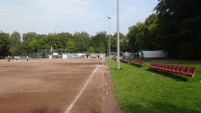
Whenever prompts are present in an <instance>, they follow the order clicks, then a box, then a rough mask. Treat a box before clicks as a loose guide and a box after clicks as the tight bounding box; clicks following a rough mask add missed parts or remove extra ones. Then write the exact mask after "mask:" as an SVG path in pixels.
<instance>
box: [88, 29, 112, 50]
mask: <svg viewBox="0 0 201 113" xmlns="http://www.w3.org/2000/svg"><path fill="white" fill-rule="evenodd" d="M91 41H92V44H91V45H92V47H94V49H95V52H96V53H106V52H107V45H108V38H107V34H106V31H102V32H97V33H96V35H95V36H94V37H92V38H91Z"/></svg>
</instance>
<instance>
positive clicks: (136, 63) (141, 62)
mask: <svg viewBox="0 0 201 113" xmlns="http://www.w3.org/2000/svg"><path fill="white" fill-rule="evenodd" d="M121 61H122V62H124V63H130V64H132V65H136V66H142V65H143V64H144V62H143V61H141V60H130V59H122V60H121Z"/></svg>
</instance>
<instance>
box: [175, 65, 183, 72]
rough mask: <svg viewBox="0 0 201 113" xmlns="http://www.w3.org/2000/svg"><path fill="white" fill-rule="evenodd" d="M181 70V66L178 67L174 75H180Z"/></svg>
mask: <svg viewBox="0 0 201 113" xmlns="http://www.w3.org/2000/svg"><path fill="white" fill-rule="evenodd" d="M183 68H184V67H183V66H179V67H178V68H177V71H176V73H178V74H181V73H182V70H183Z"/></svg>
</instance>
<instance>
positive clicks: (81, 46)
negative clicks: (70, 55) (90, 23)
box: [73, 32, 90, 52]
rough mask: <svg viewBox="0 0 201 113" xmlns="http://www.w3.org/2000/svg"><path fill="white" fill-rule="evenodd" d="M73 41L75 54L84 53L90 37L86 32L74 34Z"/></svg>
mask: <svg viewBox="0 0 201 113" xmlns="http://www.w3.org/2000/svg"><path fill="white" fill-rule="evenodd" d="M73 41H74V42H75V45H76V51H77V52H86V51H87V49H88V48H89V44H90V35H89V34H88V33H87V32H75V33H74V35H73Z"/></svg>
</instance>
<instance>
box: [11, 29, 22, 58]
mask: <svg viewBox="0 0 201 113" xmlns="http://www.w3.org/2000/svg"><path fill="white" fill-rule="evenodd" d="M20 47H21V36H20V33H18V32H17V31H15V32H13V33H12V34H11V36H10V50H9V51H10V53H11V55H20V54H21V51H20Z"/></svg>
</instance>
